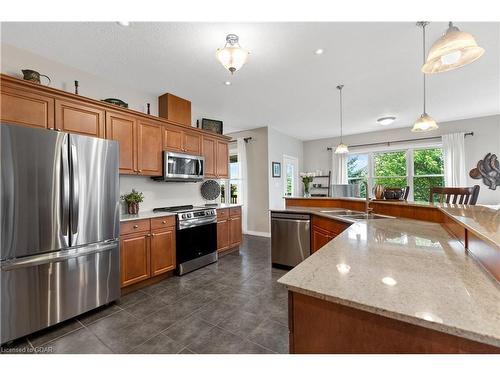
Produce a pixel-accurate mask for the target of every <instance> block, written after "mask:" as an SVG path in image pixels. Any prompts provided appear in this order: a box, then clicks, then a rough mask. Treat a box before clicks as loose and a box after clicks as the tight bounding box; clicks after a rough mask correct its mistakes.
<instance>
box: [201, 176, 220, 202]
mask: <svg viewBox="0 0 500 375" xmlns="http://www.w3.org/2000/svg"><path fill="white" fill-rule="evenodd" d="M200 190H201V196H202V197H203V198H204V199H206V200H209V201H213V200H215V199H217V198H218V197H219V195H220V185H219V183H218V182H217V181H215V180H206V181H205V182H204V183H203V184H201V188H200Z"/></svg>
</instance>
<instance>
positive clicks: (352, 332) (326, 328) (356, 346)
mask: <svg viewBox="0 0 500 375" xmlns="http://www.w3.org/2000/svg"><path fill="white" fill-rule="evenodd" d="M288 298H289V304H288V305H289V310H288V313H289V329H290V339H289V342H290V353H297V354H452V353H500V348H497V347H493V346H490V345H486V344H483V343H479V342H476V341H471V340H468V339H464V338H462V337H458V336H454V335H450V334H447V333H443V332H439V331H435V330H432V329H429V328H425V327H420V326H417V325H413V324H410V323H405V322H402V321H399V320H396V319H391V318H388V317H384V316H381V315H378V314H374V313H370V312H366V311H362V310H358V309H356V308H353V307H347V306H344V305H341V304H338V303H333V302H329V301H326V300H323V299H318V298H314V297H310V296H306V295H304V294H300V293H296V292H289V295H288Z"/></svg>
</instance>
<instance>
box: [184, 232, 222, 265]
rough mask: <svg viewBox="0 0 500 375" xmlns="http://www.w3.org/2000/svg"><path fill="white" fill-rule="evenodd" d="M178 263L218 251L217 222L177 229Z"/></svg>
mask: <svg viewBox="0 0 500 375" xmlns="http://www.w3.org/2000/svg"><path fill="white" fill-rule="evenodd" d="M176 236H177V238H176V243H177V245H176V249H177V250H176V255H177V264H181V263H185V262H188V261H190V260H193V259H196V258H200V257H203V256H205V255H208V254H211V253H214V252H217V223H210V224H204V225H200V226H197V227H191V228H186V229H177V233H176Z"/></svg>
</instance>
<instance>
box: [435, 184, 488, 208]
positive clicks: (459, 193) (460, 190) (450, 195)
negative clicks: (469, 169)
mask: <svg viewBox="0 0 500 375" xmlns="http://www.w3.org/2000/svg"><path fill="white" fill-rule="evenodd" d="M434 194H437V195H439V202H440V203H453V204H457V203H458V204H476V202H477V197H478V196H479V185H474V186H472V187H440V186H435V187H432V188H431V193H430V195H429V202H434Z"/></svg>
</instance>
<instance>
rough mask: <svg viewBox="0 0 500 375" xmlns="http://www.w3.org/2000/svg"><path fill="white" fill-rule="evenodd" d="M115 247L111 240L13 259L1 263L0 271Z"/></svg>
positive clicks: (115, 243)
mask: <svg viewBox="0 0 500 375" xmlns="http://www.w3.org/2000/svg"><path fill="white" fill-rule="evenodd" d="M117 246H118V240H112V241H106V242H102V243H98V244H93V245H88V246H84V247H80V248H76V249H68V250H61V251H56V252H52V253H46V254H40V255H34V256H29V257H24V258H19V259H13V260H8V261H4V262H2V263H1V266H0V269H1V270H2V271H10V270H13V269H17V268H26V267H33V266H38V265H41V264H47V263H56V262H63V261H66V260H68V259H72V258H78V257H82V256H86V255H90V254H94V253H102V252H105V251H109V250H113V249H116V247H117Z"/></svg>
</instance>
